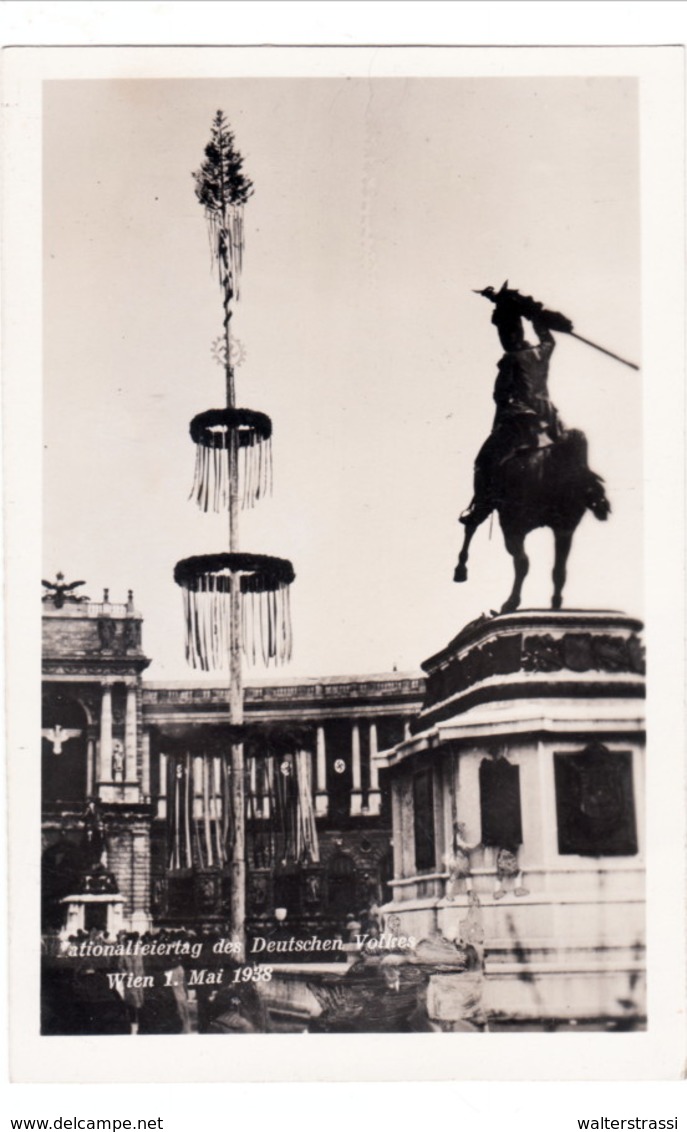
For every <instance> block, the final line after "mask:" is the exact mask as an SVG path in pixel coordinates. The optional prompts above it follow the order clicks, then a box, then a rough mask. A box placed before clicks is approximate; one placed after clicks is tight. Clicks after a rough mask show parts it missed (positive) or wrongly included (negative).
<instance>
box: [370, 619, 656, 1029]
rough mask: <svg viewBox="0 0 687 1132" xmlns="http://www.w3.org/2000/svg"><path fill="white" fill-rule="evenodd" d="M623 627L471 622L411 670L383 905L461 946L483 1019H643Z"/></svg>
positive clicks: (394, 764)
mask: <svg viewBox="0 0 687 1132" xmlns="http://www.w3.org/2000/svg"><path fill="white" fill-rule="evenodd" d="M640 631H641V624H640V623H639V622H638V621H636V620H633V619H632V618H629V617H626V616H625V615H623V614H620V613H614V612H610V611H609V612H596V611H594V612H591V611H572V610H571V611H565V612H550V611H543V610H541V611H540V610H529V611H527V610H526V611H522V612H519V613H514V614H508V615H502V616H497V617H493V618H484V619H480V620H479V621H478V622H474V623H473V624H472V625H468V626H467V627H466V628H465V629H464V630H463V632H462V633H460V634H459V635H458V636H457V637H456V638H455V639H454V640H453V641H451V643H450V644H449V645H448V646H447V647H446V648H445V649H443V650H442V651H441V652H440V653H438V654H436V655H435V656H433V657H431V658H430V659H429V660H428V661H426V662H425V664H424V665H423V668H424V670H425V672H426V673H427V688H426V695H425V701H424V704H423V707H422V710H421V711H420V713H419V715H418V716H417V718H416V719H415V721H414V723H413V725H412V728H411V732H412V733H411V734H410V736H409V737H408V738H407V739H406V740H404V742H403V743H401V744H399V745H398V746H397V747H396V748H394V750H393V751H392V752H391V753H390V754H389V756H388V757H387V765H388V768H389V775H390V781H391V787H392V794H393V807H392V808H393V823H394V829H393V838H394V845H395V846H396V847H397V852H396V866H395V872H396V876H395V878H394V881H393V882H392V887H393V894H394V895H393V901H392V902H391V903H390V904H388V905H386V906H385V908H384V909H383V912H384V914H385V915H386V917H387V919H388V918H390V917H397V919H398V922H399V923H400V930H401V931H402V932H403V933H404V934H412V935H414V936H415V937H416V938H418V939H420V938H422V937H423V936H427V935H428V934H429V933H430V932H432V931H437V930H438V931H440V932H441V933H442V934H443V935H444V936H446V937H447V938H449V939H453V938H459V939H461V940H462V941H463V942H465V943H471V944H472V945H473V946H475V947H476V948H477V949H478V951H479V953H480V955H481V957H482V958H483V961H484V971H485V988H484V1004H485V1009H486V1010H487V1013H488V1014H489V1015H490V1016H491V1017H492V1018H500V1019H503V1020H504V1021H505V1022H506V1023H509V1022H517V1021H518V1020H519V1021H522V1022H533V1023H536V1022H537V1021H538V1020H546V1021H549V1022H550V1021H552V1020H556V1019H559V1020H566V1019H567V1020H570V1019H587V1020H590V1021H591V1020H601V1019H608V1018H612V1017H613V1016H616V1015H617V1016H623V1017H626V1016H627V1009H628V1008H627V1002H628V1001H631V1002H632V1003H633V1004H634V1005H633V1009H634V1014H635V1016H636V1017H641V1016H642V1015H643V1013H644V1010H645V1006H644V998H643V967H644V964H643V946H644V943H643V941H644V859H643V852H644V800H643V799H644V762H643V760H644V703H643V697H644V661H643V650H642V644H641V640H640V635H639V634H640ZM623 1004H625V1005H623ZM441 1009H443V1007H442V1008H441Z"/></svg>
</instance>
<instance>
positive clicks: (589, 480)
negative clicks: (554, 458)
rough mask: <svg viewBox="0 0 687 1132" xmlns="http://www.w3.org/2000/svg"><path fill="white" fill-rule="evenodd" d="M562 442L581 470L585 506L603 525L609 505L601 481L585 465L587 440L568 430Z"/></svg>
mask: <svg viewBox="0 0 687 1132" xmlns="http://www.w3.org/2000/svg"><path fill="white" fill-rule="evenodd" d="M564 442H565V443H567V446H568V449H569V451H570V452H573V453H574V454H575V459H576V461H577V465H578V467H579V468H581V469H582V470H583V475H584V479H585V502H586V505H587V507H588V509H589V510H590V511H591V513H592V515H594V517H595V518H597V519H598V520H599V522H602V523H603V522H605V520H606V519H607V518H608V516H609V515H610V513H611V505H610V503H609V501H608V499H607V497H606V490H605V488H604V481H603V479H602V478H601V476H598V475H597V474H596V472H593V471H592V470H591V468H590V467H589V464H588V463H587V438H586V436H585V435H584V433H583V432H581V431H580V430H579V429H569V431H568V432H567V433H566V435H565V439H564Z"/></svg>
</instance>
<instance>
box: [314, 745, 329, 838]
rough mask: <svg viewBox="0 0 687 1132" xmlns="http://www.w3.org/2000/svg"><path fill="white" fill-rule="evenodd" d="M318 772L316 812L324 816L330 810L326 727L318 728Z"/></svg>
mask: <svg viewBox="0 0 687 1132" xmlns="http://www.w3.org/2000/svg"><path fill="white" fill-rule="evenodd" d="M316 773H317V778H316V794H315V813H316V815H317V817H318V818H324V817H326V816H327V813H328V811H329V795H328V793H327V748H326V745H325V738H324V727H318V728H317V763H316Z"/></svg>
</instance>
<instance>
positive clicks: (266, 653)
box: [174, 110, 294, 684]
mask: <svg viewBox="0 0 687 1132" xmlns="http://www.w3.org/2000/svg"><path fill="white" fill-rule="evenodd" d="M193 178H194V181H195V191H196V196H197V197H198V200H199V201H200V203H201V204H202V205H203V208H204V211H205V219H206V222H207V228H208V237H209V240H210V249H211V254H212V260H213V264H215V263H216V264H217V267H218V272H219V282H220V287H221V290H222V302H223V310H224V323H223V325H224V336H223V337H224V349H223V354H224V366H225V373H226V398H227V404H226V407H225V408H223V409H209V410H207V411H206V412H203V413H199V414H197V416H195V417H194V418H193V420H192V421H191V424H190V434H191V439H192V440H193V442H194V444H195V446H196V464H195V475H194V480H193V487H192V489H191V498H193V499H195V501H196V503H197V504H198V506H199V507H200V508H201V510H203V511H208V510H211V509H212V510H215V511H224V512H225V513H227V514H228V515H229V550H228V552H227V553H222V554H204V555H196V556H194V557H192V558H185V559H182V560H181V561H180V562H178V563H177V564H176V567H175V570H174V580H175V581H176V583H177V584H178V585H179V586H181V587H182V589H183V591H184V615H185V623H186V657H187V660H188V661H189V663H190V664H192V665H193V667H194V668H200V669H202V670H203V671H210V670H216V669H222V668H226V667H227V666H228V667H229V668H230V669H231V667H232V661H231V656H232V655H236V653H235V650H236V649H237V648H238V645H237V640H238V637H239V635H240V645H241V648H242V650H243V656H244V658H245V659H246V660H247V661H248V662H249V663H252V664H254V663H255V662H256V661H257V660H259V659H261V660H262V661H263V663H264V664H265V665H268V664H270V662H272V661H274V662H275V663H277V664H281V663H284V662H286V661H287V660H289V659H290V657H291V646H292V636H291V614H290V609H289V586H290V585H291V583H292V582H293V580H294V571H293V566H292V565H291V563H290V562H289V561H287V560H286V559H284V558H275V557H272V556H270V555H266V554H245V553H240V552H239V551H238V530H237V517H236V508H237V506H238V505H241V506H243V507H252V506H253V505H254V504H255V503H256V502H257V500H259V499H261V498H263V497H264V496H265V495H266V494H267V493H268V492H269V491H271V488H272V452H271V438H272V421H271V420H270V418H269V417H268V416H267V414H266V413H261V412H258V411H256V410H254V409H244V408H237V406H236V403H235V401H236V396H235V386H234V361H233V360H232V349H231V336H230V325H231V315H232V311H231V303H232V300H233V299H238V298H239V281H240V276H241V271H242V267H243V251H244V227H243V208H244V205H245V203H246V201H247V200H248V198H249V197H250V195H251V194H252V192H253V185H252V183H251V182H250V181H249V180H248V178H247V177H246V176H245V174H244V172H243V158H242V157H241V154H240V153H239V152H238V151H237V149H236V148H235V145H234V135H233V134H232V132H231V130H230V129H229V127H228V125H227V122H226V120H225V118H224V115H223V113H222V111H221V110H219V111H218V112H217V114H216V115H215V118H214V120H213V123H212V129H211V137H210V141H209V143H208V145H207V146H206V147H205V158H204V160H203V162H202V164H201V167H200V169H198V170H197V171H196V172H195V173H194V174H193ZM237 602H240V612H238V613H237V605H236V603H237ZM238 663H239V665H240V661H239V662H238ZM235 683H236V684H238V683H240V672H238V673H237V674H235Z"/></svg>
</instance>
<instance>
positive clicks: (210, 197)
mask: <svg viewBox="0 0 687 1132" xmlns="http://www.w3.org/2000/svg"><path fill="white" fill-rule="evenodd" d="M192 176H193V179H194V181H195V182H196V196H197V197H198V200H199V201H200V203H201V204H202V205H203V207H204V208H205V209H206V211H207V212H210V213H219V214H221V213H223V211H224V210H225V209H226V208H227V207H228V206H230V205H241V204H245V203H246V201H247V200H248V198H249V196H251V194H252V192H253V184H252V182H251V181H249V179H248V178H247V177H246V176H245V174H244V173H243V157H242V156H241V154H240V153H239V151H238V150H237V149H236V148H235V144H234V135H233V133H232V131H231V130H230V129H229V125H228V123H227V120H226V118H225V117H224V114H223V112H222V111H221V110H218V111H217V113H216V115H215V117H214V119H213V121H212V126H211V130H210V141H209V142H208V144H207V145H206V147H205V160H204V161H203V163H202V165H201V167H200V169H197V170H196V172H195V173H193V174H192Z"/></svg>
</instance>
